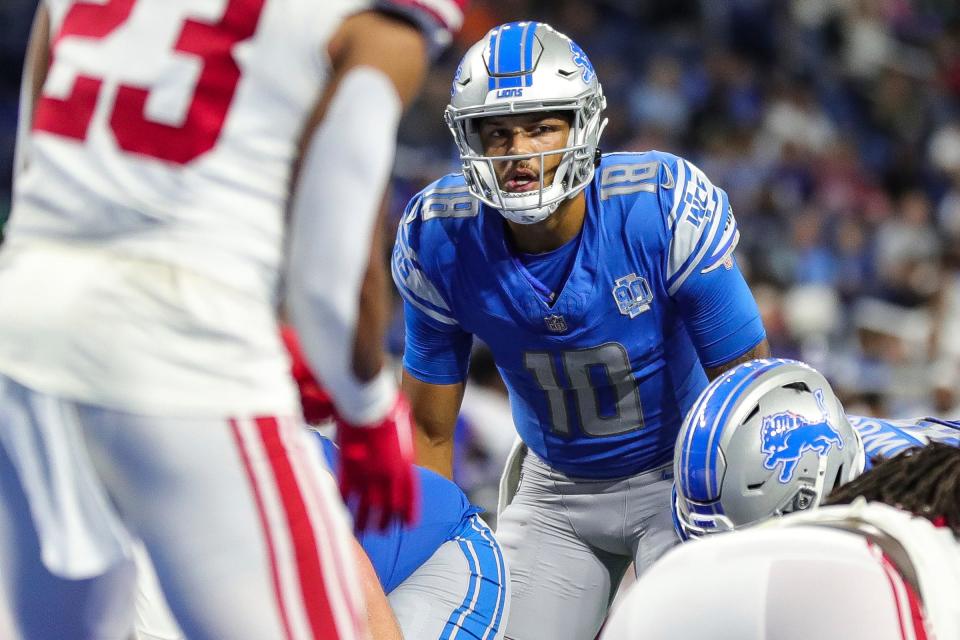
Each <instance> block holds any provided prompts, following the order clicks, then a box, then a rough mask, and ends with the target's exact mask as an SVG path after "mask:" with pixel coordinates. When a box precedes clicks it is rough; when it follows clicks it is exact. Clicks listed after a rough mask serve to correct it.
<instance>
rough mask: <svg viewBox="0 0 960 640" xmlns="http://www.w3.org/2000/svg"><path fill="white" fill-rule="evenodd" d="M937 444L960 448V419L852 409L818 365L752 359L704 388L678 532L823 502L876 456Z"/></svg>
mask: <svg viewBox="0 0 960 640" xmlns="http://www.w3.org/2000/svg"><path fill="white" fill-rule="evenodd" d="M930 442H942V443H945V444H949V445H952V446H955V447H957V446H960V423H956V422H951V421H948V420H940V419H938V418H917V419H913V420H881V419H879V418H867V417H863V416H852V415H847V414H846V413H844V410H843V406H842V405H841V404H840V400H839V399H838V398H837V396H836V394H834V392H833V389H832V388H831V386H830V383H829V382H828V381H827V380H826V378H824V377H823V376H822V375H821V374H820V373H819V372H818V371H816V370H815V369H813V368H812V367H810V366H808V365H806V364H804V363H802V362H798V361H796V360H785V359H779V358H768V359H765V360H755V361H753V362H747V363H744V364H742V365H740V366H738V367H737V368H736V369H733V370H731V371H729V372H727V373H725V374H724V375H723V376H721V377H719V378H717V379H716V380H714V381H713V382H712V383H710V385H709V386H708V387H707V388H706V389H704V391H703V393H702V394H701V395H700V398H699V400H698V401H697V403H696V404H695V405H694V407H693V409H692V410H691V411H690V413H688V414H687V417H686V419H685V420H684V423H683V426H682V427H681V429H680V435H679V436H678V437H677V445H676V451H675V455H674V485H675V492H674V516H675V518H674V520H675V524H676V526H677V532H678V533H679V534H680V536H681V537H682V538H684V539H687V538H694V537H699V536H702V535H707V534H711V533H720V532H724V531H729V530H731V529H736V528H740V527H745V526H749V525H752V524H756V523H758V522H762V521H763V520H766V519H768V518H772V517H774V516H778V515H783V514H785V513H790V512H793V511H802V510H805V509H813V508H816V507H817V506H819V505H820V502H821V500H822V499H823V498H824V497H825V496H826V495H827V494H829V493H830V491H831V490H832V489H833V488H834V487H836V486H839V485H841V484H843V483H846V482H849V481H850V480H852V479H854V478H856V477H857V476H859V475H860V474H861V473H863V471H864V470H867V469H870V468H871V467H872V466H873V465H874V463H875V462H876V461H878V460H880V459H882V458H888V457H891V456H894V455H896V454H898V453H900V452H901V451H905V450H907V449H910V448H912V447H917V446H923V445H925V444H928V443H930Z"/></svg>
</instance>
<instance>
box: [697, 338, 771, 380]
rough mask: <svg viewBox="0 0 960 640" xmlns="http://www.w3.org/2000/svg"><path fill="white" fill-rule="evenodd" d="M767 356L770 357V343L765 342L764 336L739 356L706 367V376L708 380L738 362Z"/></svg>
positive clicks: (731, 367)
mask: <svg viewBox="0 0 960 640" xmlns="http://www.w3.org/2000/svg"><path fill="white" fill-rule="evenodd" d="M769 357H770V343H769V342H767V339H766V338H764V339H763V340H761V341H760V342H758V343H757V345H756V346H755V347H753V348H752V349H750V350H749V351H747V352H746V353H744V354H743V355H741V356H740V357H738V358H734V359H733V360H730V361H729V362H724V363H723V364H720V365H717V366H715V367H708V368H707V370H706V371H707V378H709V379H710V380H713V379H714V378H716V377H717V376H719V375H720V374H722V373H723V372H724V371H728V370H730V369H733V368H734V367H735V366H737V365H738V364H742V363H744V362H749V361H750V360H756V359H757V358H769Z"/></svg>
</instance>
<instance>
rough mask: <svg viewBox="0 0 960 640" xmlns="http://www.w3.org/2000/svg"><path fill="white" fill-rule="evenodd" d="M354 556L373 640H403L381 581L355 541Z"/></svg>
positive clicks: (368, 628)
mask: <svg viewBox="0 0 960 640" xmlns="http://www.w3.org/2000/svg"><path fill="white" fill-rule="evenodd" d="M353 549H354V555H355V557H356V560H357V573H358V574H359V576H360V584H361V586H362V588H363V600H364V602H365V603H366V612H367V631H369V634H370V638H371V639H372V640H403V633H402V632H401V631H400V625H398V624H397V619H396V617H395V616H394V615H393V610H392V609H391V608H390V602H389V601H388V600H387V596H386V594H384V592H383V587H381V586H380V580H379V579H378V578H377V574H376V572H375V571H374V570H373V566H372V565H371V564H370V559H369V558H368V557H367V554H366V552H365V551H364V550H363V547H361V546H360V543H359V542H357V541H356V540H354V541H353Z"/></svg>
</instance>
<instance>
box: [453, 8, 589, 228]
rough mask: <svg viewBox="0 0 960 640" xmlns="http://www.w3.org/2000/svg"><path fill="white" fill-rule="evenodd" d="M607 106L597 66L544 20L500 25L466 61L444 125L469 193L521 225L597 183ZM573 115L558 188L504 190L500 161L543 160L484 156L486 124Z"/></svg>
mask: <svg viewBox="0 0 960 640" xmlns="http://www.w3.org/2000/svg"><path fill="white" fill-rule="evenodd" d="M606 106H607V102H606V99H605V98H604V97H603V90H602V89H601V88H600V83H599V82H598V80H597V75H596V73H595V72H594V69H593V64H591V62H590V59H589V58H588V57H587V54H586V53H584V51H583V49H581V48H580V47H579V46H578V45H577V44H576V43H575V42H573V41H572V40H571V39H570V38H568V37H567V36H565V35H563V34H562V33H559V32H558V31H556V30H554V29H553V27H551V26H550V25H548V24H544V23H542V22H511V23H508V24H504V25H500V26H499V27H495V28H493V29H491V30H490V32H489V33H487V35H486V37H485V38H484V39H483V40H481V41H480V42H478V43H476V44H475V45H473V47H471V48H470V50H469V51H467V53H466V54H465V55H464V57H463V60H462V61H461V62H460V67H459V68H458V69H457V75H456V78H455V79H454V82H453V86H452V95H451V97H450V104H449V105H448V106H447V109H446V111H445V113H444V119H445V120H446V122H447V126H448V127H449V128H450V132H451V133H452V134H453V139H454V141H455V142H456V144H457V148H458V150H459V152H460V160H461V163H462V171H463V177H464V179H465V180H466V183H467V189H468V190H469V192H470V195H472V196H473V197H475V198H477V199H478V200H480V201H481V202H483V203H484V204H485V205H487V206H489V207H493V208H494V209H496V210H498V211H499V212H500V213H501V214H502V215H503V216H504V217H505V218H507V219H509V220H512V221H514V222H517V223H520V224H533V223H536V222H540V221H542V220H545V219H546V218H547V217H548V216H549V215H550V214H552V213H553V212H554V211H556V209H557V207H558V206H560V203H562V202H563V201H564V200H567V199H569V198H571V197H573V196H575V195H576V194H578V193H580V192H581V191H582V190H583V189H585V188H586V187H587V185H588V184H590V181H591V180H592V179H593V174H594V170H595V169H596V155H597V146H598V145H599V143H600V135H601V133H603V128H604V126H605V125H606V123H607V121H606V118H604V117H603V110H604V109H605V108H606ZM558 111H559V112H565V113H569V114H570V117H571V125H570V138H569V139H568V140H567V144H566V146H564V147H563V148H561V149H557V150H553V151H550V152H549V154H551V155H552V154H558V155H561V161H560V164H559V165H558V167H557V169H556V172H555V174H554V178H553V181H552V183H551V184H549V185H544V184H543V175H542V163H541V176H540V181H539V182H540V185H539V188H538V189H535V190H533V191H531V192H525V193H512V192H509V191H505V190H504V189H502V188H501V187H500V184H499V182H498V181H497V177H496V172H495V171H494V164H493V163H494V162H500V161H506V160H515V161H516V160H523V159H524V158H534V157H536V156H539V155H541V154H537V153H531V154H520V155H512V156H485V155H484V154H483V145H482V144H481V141H480V135H479V121H480V120H481V119H483V118H489V117H491V116H503V115H516V114H523V113H536V112H543V113H554V112H558Z"/></svg>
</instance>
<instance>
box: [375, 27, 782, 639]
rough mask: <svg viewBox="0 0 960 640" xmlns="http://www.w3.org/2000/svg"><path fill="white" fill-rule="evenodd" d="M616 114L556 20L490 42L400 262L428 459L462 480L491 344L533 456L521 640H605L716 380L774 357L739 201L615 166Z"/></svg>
mask: <svg viewBox="0 0 960 640" xmlns="http://www.w3.org/2000/svg"><path fill="white" fill-rule="evenodd" d="M604 107H605V99H604V97H603V92H602V91H601V88H600V84H599V82H598V80H597V77H596V74H595V72H594V68H593V66H592V65H591V63H590V60H589V59H588V58H587V55H586V54H585V53H584V51H583V50H582V49H581V48H580V47H579V46H577V44H576V43H574V42H573V41H571V40H570V39H569V38H567V37H566V36H564V35H563V34H560V33H558V32H556V31H555V30H554V29H552V28H551V27H550V26H548V25H546V24H543V23H538V22H516V23H510V24H505V25H502V26H499V27H496V28H494V29H493V30H491V31H490V32H489V33H488V34H487V35H486V36H485V37H484V38H483V39H482V40H481V41H480V42H478V43H476V44H475V45H474V46H473V47H472V48H471V49H470V50H469V51H468V52H467V53H466V55H465V56H464V58H463V60H462V62H461V63H460V66H459V68H458V70H457V73H456V77H455V78H454V81H453V87H452V97H451V101H450V105H449V106H448V108H447V111H446V120H447V123H448V125H449V127H450V130H451V131H452V133H453V136H454V138H455V141H456V143H457V146H458V148H459V151H460V157H461V160H462V171H461V172H460V173H458V174H454V175H448V176H446V177H443V178H441V179H440V180H438V181H436V182H434V183H433V184H431V185H430V186H428V187H427V188H426V189H424V190H423V191H422V192H421V193H420V194H418V195H417V196H416V197H415V198H414V199H413V200H412V201H411V202H410V204H409V205H408V207H407V209H406V212H405V215H404V217H403V219H402V221H401V223H400V227H399V230H398V234H397V241H396V245H395V249H394V253H393V259H392V270H393V276H394V281H395V282H396V284H397V287H398V288H399V289H400V292H401V294H402V295H403V297H404V300H405V305H404V309H405V322H406V348H405V353H404V360H403V364H404V381H403V387H404V389H405V392H406V393H407V394H408V397H409V398H410V401H411V404H412V406H413V414H414V418H415V421H416V423H417V429H416V431H415V434H416V446H417V455H418V461H419V463H420V464H422V465H425V466H427V467H429V468H432V469H434V470H436V471H438V472H440V473H441V474H443V475H446V476H448V477H449V476H450V475H451V470H452V469H451V467H452V459H453V442H452V437H453V432H454V425H455V422H456V417H457V413H458V410H459V407H460V401H461V398H462V394H463V389H464V379H465V377H466V371H467V366H468V359H469V353H470V347H471V343H472V340H473V337H474V336H476V337H477V338H479V339H481V340H483V341H484V342H485V343H486V344H487V345H489V347H490V349H491V351H492V353H493V356H494V359H495V361H496V364H497V367H498V369H499V371H500V373H501V375H502V376H503V378H504V382H505V384H506V386H507V388H508V391H509V394H510V401H511V405H512V409H513V417H514V421H515V423H516V427H517V430H518V432H519V435H520V437H521V438H522V439H523V441H524V442H525V443H526V445H527V447H528V448H529V451H530V452H531V454H530V455H528V456H526V458H525V460H524V463H523V481H522V482H521V483H520V487H519V490H518V491H517V493H516V495H515V496H514V497H513V499H512V502H511V503H510V505H509V506H508V507H507V508H506V509H505V511H504V513H503V515H502V517H501V520H500V524H499V527H498V531H497V535H498V538H499V539H500V542H501V544H502V545H503V547H504V552H505V554H506V556H507V562H508V565H509V566H510V572H511V583H512V588H513V595H512V604H511V614H510V619H509V620H508V622H507V631H506V635H507V637H508V638H511V639H513V640H540V639H542V638H551V639H552V640H592V639H593V638H594V637H595V636H596V633H597V631H598V629H599V628H600V625H601V623H602V621H603V619H604V616H605V615H606V611H607V608H608V606H609V602H610V599H611V597H612V594H613V593H614V591H615V590H616V588H617V586H618V584H619V582H620V579H621V577H622V575H623V573H624V571H625V570H626V568H627V566H628V565H629V564H630V562H634V563H635V566H636V569H637V571H638V572H641V571H643V570H644V569H645V568H646V567H647V566H648V565H649V564H650V563H651V562H653V560H655V559H656V558H657V557H659V556H660V555H661V554H662V553H663V552H664V551H666V549H667V548H669V547H670V546H672V545H673V544H674V543H675V542H676V540H677V538H676V535H675V534H674V532H673V527H672V524H671V517H670V487H671V483H670V475H671V471H670V468H669V462H670V459H671V456H672V452H673V443H674V441H675V439H676V434H677V431H678V429H679V427H680V423H681V420H682V417H683V415H684V414H685V413H686V411H687V410H688V409H689V408H690V406H691V405H692V403H693V401H694V399H695V398H696V397H697V396H698V394H699V393H700V391H701V390H702V389H703V388H704V387H705V386H706V385H707V383H708V381H709V379H710V378H712V377H715V376H717V375H719V374H720V373H722V372H723V371H725V370H726V369H728V368H730V367H732V366H734V365H735V364H737V363H739V362H741V361H744V360H749V359H752V358H756V357H763V356H765V355H767V352H768V350H769V348H768V346H767V343H766V339H765V333H764V329H763V326H762V323H761V321H760V316H759V313H758V311H757V306H756V304H755V303H754V300H753V297H752V296H751V294H750V291H749V289H748V287H747V285H746V283H745V281H744V279H743V276H742V275H741V273H740V271H739V269H738V267H737V264H736V261H735V260H734V258H733V250H734V248H735V247H736V244H737V240H738V237H739V234H738V231H737V226H736V223H735V221H734V218H733V213H732V211H731V209H730V206H729V203H728V200H727V196H726V194H725V193H724V192H723V191H722V190H721V189H719V188H717V187H715V186H713V185H712V184H711V183H710V181H709V180H708V179H707V177H706V176H705V175H704V174H703V173H702V172H701V171H700V170H699V169H697V168H696V167H695V166H694V165H692V164H691V163H689V162H688V161H686V160H684V159H682V158H678V157H676V156H673V155H670V154H668V153H661V152H656V151H651V152H645V153H618V154H609V155H601V154H600V152H599V150H598V143H599V139H600V134H601V132H602V130H603V127H604V124H605V122H606V120H605V119H604V118H603V109H604Z"/></svg>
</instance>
